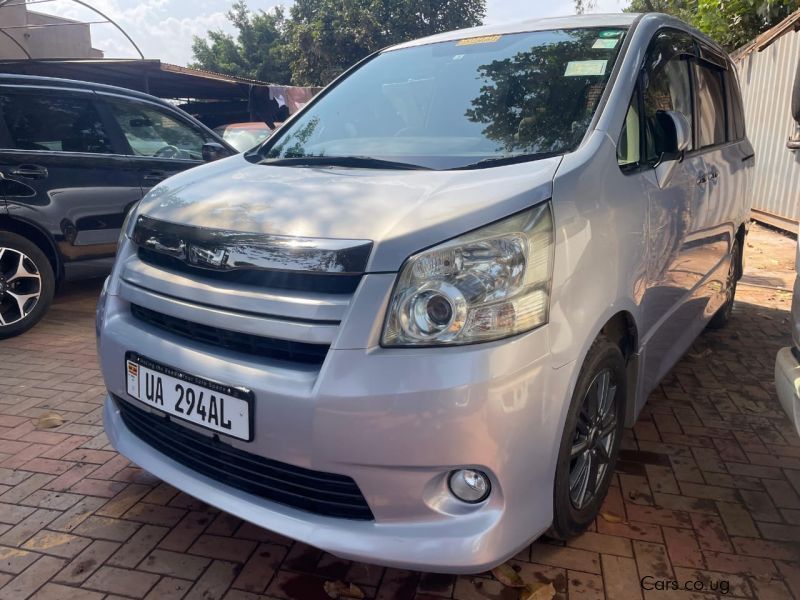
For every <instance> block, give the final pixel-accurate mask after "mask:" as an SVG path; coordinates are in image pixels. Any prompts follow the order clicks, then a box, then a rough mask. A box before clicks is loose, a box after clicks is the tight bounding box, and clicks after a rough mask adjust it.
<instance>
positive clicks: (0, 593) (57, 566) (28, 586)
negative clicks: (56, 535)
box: [0, 556, 66, 600]
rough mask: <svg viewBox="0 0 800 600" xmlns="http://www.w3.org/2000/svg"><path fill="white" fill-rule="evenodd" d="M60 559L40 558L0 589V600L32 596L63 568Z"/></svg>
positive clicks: (62, 562)
mask: <svg viewBox="0 0 800 600" xmlns="http://www.w3.org/2000/svg"><path fill="white" fill-rule="evenodd" d="M65 562H66V561H64V560H63V559H61V558H56V557H54V556H42V557H40V558H39V559H38V560H37V561H36V562H34V563H33V564H32V565H31V566H29V567H28V568H27V569H25V570H24V571H23V572H22V573H20V574H19V575H17V576H16V577H14V579H12V580H11V581H9V582H8V583H6V585H5V586H3V588H2V589H0V600H22V599H24V598H27V597H28V596H30V595H31V594H33V593H34V592H35V591H36V590H38V589H39V588H40V587H42V586H43V585H44V584H45V583H47V582H48V580H49V579H50V578H51V577H52V576H53V575H55V574H56V573H57V572H58V571H59V570H61V567H63V566H64V563H65Z"/></svg>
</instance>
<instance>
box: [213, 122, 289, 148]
mask: <svg viewBox="0 0 800 600" xmlns="http://www.w3.org/2000/svg"><path fill="white" fill-rule="evenodd" d="M280 125H281V124H280V123H275V129H277V127H278V126H280ZM275 129H270V127H269V125H267V124H266V123H263V122H258V121H255V122H252V123H231V124H230V125H221V126H220V127H215V128H214V131H215V132H216V133H217V134H218V135H219V136H221V137H222V139H224V140H225V141H226V142H228V143H229V144H230V145H231V146H233V147H234V148H236V149H237V150H238V151H239V152H246V151H247V150H250V149H251V148H255V147H256V146H258V145H259V144H260V143H262V142H263V141H264V140H266V139H267V138H268V137H269V136H271V135H272V133H273V132H274V131H275Z"/></svg>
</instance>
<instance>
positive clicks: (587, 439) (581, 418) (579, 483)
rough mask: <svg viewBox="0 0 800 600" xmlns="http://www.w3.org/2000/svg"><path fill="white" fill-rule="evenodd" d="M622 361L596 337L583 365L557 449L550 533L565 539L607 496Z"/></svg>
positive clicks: (621, 418)
mask: <svg viewBox="0 0 800 600" xmlns="http://www.w3.org/2000/svg"><path fill="white" fill-rule="evenodd" d="M626 393H627V391H626V385H625V359H624V358H623V356H622V352H621V351H620V349H619V347H618V346H617V345H616V344H614V343H613V342H611V340H609V339H608V338H606V337H605V336H602V335H601V336H599V337H598V338H597V339H596V340H595V341H594V343H593V344H592V347H591V348H590V349H589V353H588V354H587V356H586V360H585V361H584V363H583V367H582V368H581V371H580V374H579V375H578V381H577V382H576V384H575V391H574V393H573V395H572V403H571V405H570V408H569V412H568V413H567V419H566V423H565V425H564V433H563V434H562V439H561V446H560V448H559V455H558V464H557V466H556V478H555V487H554V493H553V525H552V527H551V529H550V532H549V533H550V535H552V536H553V537H556V538H559V539H562V540H566V539H569V538H571V537H574V536H576V535H578V534H580V533H581V532H582V531H584V530H585V529H586V528H587V527H588V526H589V525H590V524H591V523H592V521H593V520H594V519H595V517H596V516H597V513H598V512H599V510H600V507H601V505H602V503H603V499H604V498H605V496H606V493H607V492H608V487H609V485H610V484H611V478H612V476H613V473H614V466H615V464H616V461H617V455H618V454H619V445H620V441H621V439H622V431H623V428H624V425H625V407H626V400H627V398H626Z"/></svg>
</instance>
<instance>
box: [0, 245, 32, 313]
mask: <svg viewBox="0 0 800 600" xmlns="http://www.w3.org/2000/svg"><path fill="white" fill-rule="evenodd" d="M41 295H42V277H41V274H40V273H39V269H38V268H37V267H36V264H35V263H34V262H33V260H31V258H30V257H29V256H28V255H26V254H24V253H23V252H20V251H19V250H15V249H14V248H7V247H2V246H0V327H3V326H6V325H12V324H14V323H17V322H19V321H21V320H22V319H24V318H25V317H27V316H28V315H29V314H30V313H31V312H32V311H33V309H34V308H35V307H36V304H37V303H38V302H39V298H40V297H41Z"/></svg>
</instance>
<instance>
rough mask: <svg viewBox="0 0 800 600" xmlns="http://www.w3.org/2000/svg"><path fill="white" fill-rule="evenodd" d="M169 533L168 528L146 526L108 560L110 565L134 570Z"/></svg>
mask: <svg viewBox="0 0 800 600" xmlns="http://www.w3.org/2000/svg"><path fill="white" fill-rule="evenodd" d="M167 531H169V530H168V529H167V528H166V527H157V526H155V525H144V526H143V527H142V528H141V529H139V530H138V531H137V532H136V533H134V534H133V536H132V537H131V538H130V539H129V540H128V541H127V542H125V544H123V545H122V547H121V548H120V549H119V550H118V551H117V552H116V553H115V554H114V556H112V557H111V558H110V559H109V560H108V564H109V565H112V566H115V567H128V568H130V569H132V568H134V567H135V566H136V565H138V564H139V563H140V562H141V561H142V560H143V559H144V557H145V556H147V554H148V553H149V552H150V551H151V550H152V549H153V548H155V546H156V544H158V542H159V541H161V538H163V537H164V535H166V533H167Z"/></svg>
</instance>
